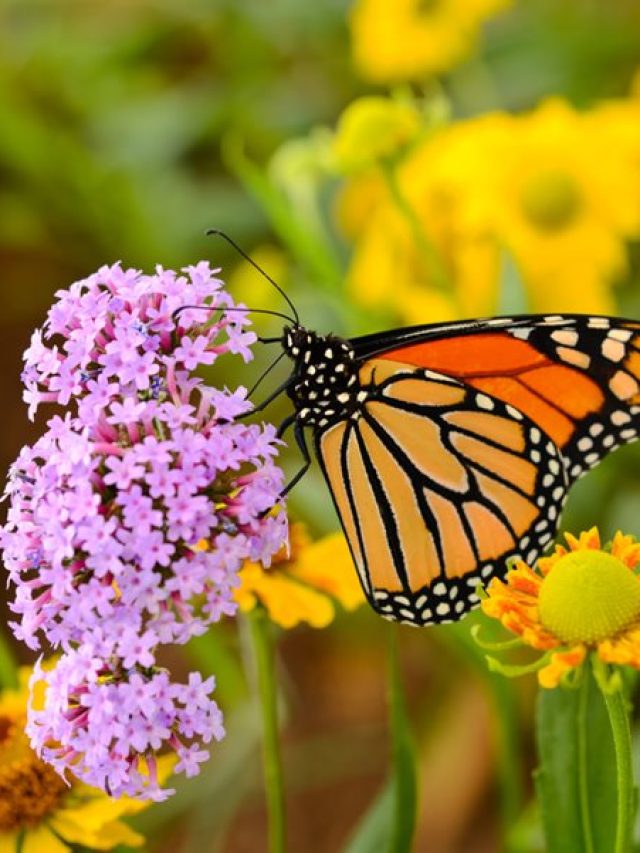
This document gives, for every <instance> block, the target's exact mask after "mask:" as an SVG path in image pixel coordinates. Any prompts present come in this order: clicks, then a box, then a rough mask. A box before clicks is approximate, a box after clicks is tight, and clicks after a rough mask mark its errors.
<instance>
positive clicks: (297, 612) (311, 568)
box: [235, 524, 364, 628]
mask: <svg viewBox="0 0 640 853" xmlns="http://www.w3.org/2000/svg"><path fill="white" fill-rule="evenodd" d="M290 539H291V547H290V554H286V553H285V552H281V553H280V554H278V555H276V557H275V558H274V559H273V561H272V564H271V566H270V567H269V568H268V569H265V568H263V567H262V566H261V565H259V564H257V563H245V565H244V567H243V568H242V570H241V571H240V581H241V585H240V586H239V587H238V589H237V590H236V591H235V599H236V601H237V602H238V605H239V607H240V610H242V611H243V612H245V613H246V612H248V611H250V610H252V609H253V608H254V607H255V606H256V605H257V604H258V603H259V604H261V605H262V606H263V607H264V608H265V609H266V610H267V612H268V614H269V616H270V618H271V620H272V621H273V622H276V623H277V624H278V625H280V626H282V627H283V628H293V627H294V626H296V625H298V624H299V623H300V622H308V623H309V625H312V626H313V627H314V628H324V627H325V626H326V625H328V624H329V623H330V622H331V621H332V620H333V618H334V616H335V603H334V602H335V601H338V602H339V603H340V604H341V605H342V606H343V607H344V608H345V609H347V610H354V609H355V608H356V607H358V606H359V605H360V604H361V603H362V602H363V601H364V596H363V593H362V590H361V588H360V584H359V583H358V580H357V577H356V573H355V569H354V568H353V562H352V560H351V556H350V554H349V549H348V547H347V544H346V542H345V539H344V536H343V535H342V534H341V533H333V534H330V535H329V536H325V537H324V538H322V539H320V540H318V541H317V542H312V541H311V540H310V539H309V536H308V534H307V532H306V530H305V528H304V526H303V525H302V524H293V525H292V526H291V532H290Z"/></svg>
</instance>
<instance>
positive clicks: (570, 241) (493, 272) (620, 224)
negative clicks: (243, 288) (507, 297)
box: [341, 100, 640, 323]
mask: <svg viewBox="0 0 640 853" xmlns="http://www.w3.org/2000/svg"><path fill="white" fill-rule="evenodd" d="M368 180H369V184H368V185H367V183H366V182H365V181H364V179H363V180H362V181H361V182H355V181H354V182H352V183H351V185H350V186H349V188H348V189H347V190H346V191H345V195H346V198H347V201H348V204H344V203H343V204H342V207H341V212H342V209H346V211H347V213H352V212H353V211H356V212H357V211H360V212H361V214H362V213H364V215H361V216H360V217H359V218H358V219H357V220H356V222H357V225H358V227H357V228H353V227H351V229H350V231H351V234H353V235H354V239H355V246H354V252H353V257H352V262H351V266H350V270H349V273H348V277H347V283H348V287H349V288H350V291H351V293H352V295H353V297H354V298H355V299H356V301H358V302H359V303H361V304H364V305H365V306H367V307H371V308H381V309H383V310H387V311H388V310H391V311H393V310H394V306H396V307H398V306H399V308H400V316H399V318H398V319H399V320H401V321H404V322H409V323H412V322H427V321H429V320H446V319H451V317H452V316H453V317H455V316H473V315H476V316H477V315H483V314H491V313H496V312H498V311H500V310H503V309H502V306H501V303H500V287H499V285H500V281H501V270H502V268H503V264H504V255H505V252H506V254H507V255H508V257H510V258H511V259H512V260H513V261H514V262H515V265H516V267H517V269H518V272H519V274H520V276H521V279H522V281H523V284H524V289H525V292H526V296H527V307H528V309H529V310H531V311H534V312H543V313H544V312H548V311H553V312H557V311H589V312H596V313H612V312H615V302H614V298H613V293H612V285H613V284H615V282H616V280H617V279H618V278H620V277H621V276H622V275H623V274H624V273H625V271H626V269H627V263H628V259H627V249H626V244H627V242H629V241H631V240H634V239H637V238H638V237H639V236H640V102H638V101H636V100H629V101H615V102H609V103H605V104H602V105H601V106H599V107H596V108H594V109H592V110H590V111H588V112H585V113H578V112H576V111H575V110H573V109H572V108H571V107H570V106H568V105H567V104H565V103H563V102H561V101H558V100H555V101H550V102H548V103H546V104H543V105H542V106H541V107H539V108H538V109H537V110H534V111H533V112H531V113H528V114H526V115H522V116H512V115H508V114H506V113H492V114H489V115H486V116H482V117H481V118H476V119H470V120H468V121H462V122H457V123H455V124H453V125H452V126H450V127H448V128H446V129H444V130H441V131H440V132H439V133H435V134H432V135H431V136H429V137H427V138H424V139H422V140H421V141H420V143H419V144H418V145H416V146H415V147H414V149H413V150H412V151H411V153H410V155H409V156H407V157H406V158H405V159H404V160H403V161H402V163H401V164H400V165H399V166H398V167H397V170H396V185H397V191H396V192H392V191H391V188H390V187H389V186H387V188H386V191H384V186H383V185H382V181H381V180H379V183H378V185H377V186H378V189H377V190H376V194H375V195H374V194H373V193H372V191H371V178H369V179H368ZM381 186H382V191H381V189H380V187H381ZM358 194H360V196H361V200H360V203H358ZM367 205H368V210H365V208H366V207H367ZM345 219H346V221H347V223H349V222H352V221H353V220H354V217H353V215H351V219H350V220H349V218H347V217H345ZM425 244H427V246H428V249H429V251H428V252H425ZM429 254H431V255H432V256H435V258H436V260H437V261H438V265H439V267H440V270H441V271H442V270H444V273H445V276H444V278H445V279H446V281H445V286H443V276H442V274H437V273H438V269H437V266H438V265H434V263H433V257H431V258H430V257H429ZM418 292H420V293H422V294H423V300H419V299H416V298H415V297H416V294H417V293H418ZM427 309H428V310H429V311H430V312H431V313H429V314H426V313H424V311H425V310H427ZM396 310H397V309H396ZM420 314H422V316H420Z"/></svg>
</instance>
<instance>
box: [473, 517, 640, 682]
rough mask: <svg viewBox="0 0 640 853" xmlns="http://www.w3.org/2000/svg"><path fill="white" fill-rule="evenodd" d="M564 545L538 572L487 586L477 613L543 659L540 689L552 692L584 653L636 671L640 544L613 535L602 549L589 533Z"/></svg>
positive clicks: (516, 572)
mask: <svg viewBox="0 0 640 853" xmlns="http://www.w3.org/2000/svg"><path fill="white" fill-rule="evenodd" d="M565 539H566V541H567V545H568V548H567V547H565V546H563V545H556V547H555V552H554V553H553V554H552V555H551V556H550V557H544V558H541V559H539V560H538V563H537V569H533V568H530V567H529V566H527V565H526V564H525V563H524V562H522V561H518V562H517V563H516V564H515V568H512V569H511V570H510V571H509V573H508V575H507V578H506V581H501V580H499V579H498V578H494V579H493V580H492V581H491V583H490V584H489V587H488V589H487V596H488V597H487V598H486V599H485V600H484V601H483V602H482V609H483V611H484V612H485V613H486V614H487V615H488V616H492V617H493V618H494V619H499V620H500V621H501V622H502V624H503V625H504V627H505V628H507V629H508V630H509V631H512V632H513V633H514V634H517V635H518V636H519V637H520V638H521V640H522V642H523V643H524V644H526V645H529V646H531V647H533V648H534V649H540V650H544V651H545V652H546V653H547V654H546V655H545V656H544V657H543V658H541V659H540V663H541V668H540V669H539V670H538V681H539V683H540V685H541V686H542V687H549V688H551V687H557V686H558V684H560V682H561V680H562V678H563V677H564V676H565V675H566V674H567V673H569V672H570V671H571V670H573V669H575V668H576V667H578V666H580V664H581V663H582V661H583V660H584V659H585V658H586V656H587V654H589V653H594V654H595V655H597V657H598V658H599V659H600V661H603V662H604V663H613V664H621V665H628V666H633V667H635V668H636V669H640V579H639V578H638V577H637V575H636V574H635V572H634V569H635V567H636V566H637V565H638V563H640V543H638V542H636V540H635V539H634V538H633V537H632V536H626V535H623V534H622V533H620V532H617V533H616V535H615V536H614V537H613V541H612V543H611V546H610V547H606V548H603V547H602V545H601V542H600V534H599V533H598V530H597V529H596V528H595V527H594V528H592V529H591V530H589V531H587V532H585V533H581V534H580V536H578V537H577V538H576V537H575V536H572V535H571V534H570V533H567V534H565ZM542 664H544V665H542Z"/></svg>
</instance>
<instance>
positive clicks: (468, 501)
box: [316, 359, 566, 624]
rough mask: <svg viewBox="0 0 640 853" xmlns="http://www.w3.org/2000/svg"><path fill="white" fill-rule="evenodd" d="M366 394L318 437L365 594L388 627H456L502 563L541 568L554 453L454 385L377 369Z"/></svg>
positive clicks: (513, 415)
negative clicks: (511, 560)
mask: <svg viewBox="0 0 640 853" xmlns="http://www.w3.org/2000/svg"><path fill="white" fill-rule="evenodd" d="M360 382H361V385H362V387H363V388H365V389H367V393H368V398H367V401H366V403H365V404H364V405H363V407H362V409H361V410H360V412H359V413H358V415H357V417H354V418H351V419H349V420H343V421H340V422H338V423H337V424H334V425H333V426H331V427H330V428H328V429H326V430H324V431H321V432H319V433H318V434H317V435H316V450H317V454H318V457H319V458H320V461H321V464H322V466H323V469H324V473H325V476H326V478H327V481H328V483H329V486H330V488H331V492H332V494H333V498H334V502H335V505H336V509H337V511H338V514H339V516H340V518H341V521H342V525H343V528H344V531H345V534H346V537H347V540H348V542H349V545H350V547H351V551H352V555H353V558H354V562H355V564H356V567H357V570H358V574H359V576H360V580H361V582H362V586H363V589H364V591H365V593H366V595H367V597H368V599H369V601H370V602H371V604H372V605H373V606H374V607H375V608H376V609H377V610H378V611H379V612H380V613H381V614H382V615H384V616H388V617H389V618H394V619H400V620H402V621H407V622H410V623H412V624H428V623H431V622H444V621H449V620H451V619H452V618H456V617H459V616H460V615H461V614H462V613H463V612H465V611H466V610H468V609H470V608H471V607H473V606H475V605H476V604H477V602H478V597H477V594H476V587H477V584H478V582H479V581H480V580H481V579H487V578H489V577H491V576H492V575H493V574H496V573H502V572H503V568H504V561H505V559H507V558H508V557H510V556H513V555H515V554H517V553H522V552H523V553H525V554H527V555H528V557H529V558H530V559H534V558H535V557H536V556H537V554H538V552H539V548H540V547H541V546H542V545H543V544H545V543H547V542H549V540H550V539H551V538H552V536H553V534H554V531H555V526H556V523H557V519H558V516H559V512H560V508H561V506H562V502H563V501H564V498H565V495H566V485H565V472H564V468H563V466H562V463H561V460H560V455H559V451H558V449H557V447H556V446H555V444H554V443H553V442H552V441H551V440H550V439H549V438H547V437H545V436H544V435H543V433H542V431H541V430H540V429H539V428H538V427H537V426H536V425H535V424H534V423H533V422H532V421H531V420H530V419H529V418H528V417H527V416H526V415H523V414H521V413H520V412H519V411H517V410H516V409H514V408H513V407H511V406H509V405H507V404H505V403H503V402H502V401H500V400H498V399H494V398H492V397H490V396H489V395H487V394H485V393H483V392H479V391H476V390H475V389H474V388H472V387H470V386H468V385H466V384H464V383H462V382H459V381H457V380H455V379H452V378H451V377H447V376H444V375H442V374H438V373H435V372H432V371H424V370H421V369H415V368H413V367H411V368H410V367H407V365H404V364H402V363H398V362H394V361H391V360H388V359H385V360H382V359H371V360H370V361H368V362H367V363H366V364H365V365H364V366H363V368H362V369H361V371H360ZM533 453H536V454H538V455H539V457H540V458H539V462H538V463H537V464H535V463H533V462H532V461H531V456H532V454H533Z"/></svg>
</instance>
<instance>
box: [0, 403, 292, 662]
mask: <svg viewBox="0 0 640 853" xmlns="http://www.w3.org/2000/svg"><path fill="white" fill-rule="evenodd" d="M199 394H200V396H201V397H202V399H203V400H205V399H206V401H207V402H206V404H205V403H203V402H202V401H201V404H200V405H199V406H198V407H195V406H192V405H190V404H189V403H188V402H187V401H186V400H187V395H185V398H184V401H183V402H181V403H180V402H178V403H176V402H174V401H173V400H172V401H171V402H164V403H159V402H156V401H147V402H146V403H144V404H143V407H144V408H143V411H142V412H140V413H139V415H138V417H139V420H138V421H135V422H133V421H129V420H128V416H127V420H128V422H127V424H126V425H125V424H123V423H122V420H120V419H117V418H115V417H113V418H110V417H109V416H108V412H109V410H108V412H107V418H106V419H103V421H102V423H101V424H100V425H98V426H96V427H94V428H93V429H92V428H90V427H88V426H85V425H83V423H82V422H81V421H80V420H79V419H78V418H72V417H71V416H70V415H67V417H66V418H65V419H62V418H60V417H55V418H53V419H52V420H51V421H50V422H49V428H48V430H47V432H46V433H45V434H44V435H43V436H42V437H41V438H40V439H39V441H37V442H36V444H35V445H34V446H33V447H25V448H23V449H22V451H21V453H20V455H19V457H18V459H17V460H16V462H15V463H14V464H13V466H12V468H11V472H10V477H9V483H8V486H7V491H8V493H9V495H10V498H11V502H10V508H9V512H8V520H7V523H6V525H5V528H4V530H3V531H2V545H3V547H4V561H5V565H6V567H7V569H8V570H9V577H10V579H11V582H12V583H13V585H14V586H15V589H16V595H15V601H14V602H13V603H12V604H11V608H12V610H13V611H14V612H15V613H17V614H19V616H20V621H19V622H18V623H14V624H13V626H12V627H13V629H14V632H15V634H16V636H17V637H19V639H21V640H23V641H24V642H26V643H27V644H28V645H29V646H30V647H31V648H39V647H40V636H41V635H43V636H44V637H45V638H46V639H47V640H48V641H49V642H50V643H51V644H52V645H53V646H54V647H56V646H59V645H60V646H62V647H63V648H64V649H65V650H67V649H69V648H72V647H77V646H79V645H84V644H90V645H91V646H92V648H93V649H94V652H95V653H97V654H102V655H105V656H110V655H112V654H115V655H117V656H119V657H123V658H124V657H127V656H130V655H131V652H130V651H129V652H127V648H126V645H127V644H128V643H129V637H130V636H131V635H132V634H136V635H137V636H139V637H143V636H144V638H145V640H144V643H145V645H146V647H147V652H146V653H145V652H143V651H140V652H139V654H140V655H141V657H139V658H136V659H135V660H133V661H132V663H131V664H129V663H127V665H133V663H137V664H140V665H142V666H148V665H150V663H152V661H150V657H151V656H152V651H151V650H152V649H153V647H155V646H156V645H157V644H158V643H169V642H177V643H183V642H185V641H186V640H188V639H189V637H191V636H193V635H195V634H201V633H203V632H204V630H205V629H206V626H207V625H209V624H211V623H212V622H216V621H218V620H219V619H220V617H221V616H222V615H223V614H227V615H232V614H233V613H235V609H236V605H235V603H234V602H233V600H232V592H233V588H234V587H235V586H236V585H237V584H238V577H237V572H238V570H239V569H240V567H241V565H242V563H243V561H244V560H246V559H249V560H261V561H262V562H264V563H267V564H268V562H269V560H270V558H271V556H272V554H274V553H275V552H276V551H277V550H278V548H280V547H281V546H282V543H283V542H284V541H285V540H286V535H287V528H286V517H285V514H284V513H279V514H277V515H276V516H266V517H263V513H264V512H265V511H266V510H269V509H270V508H271V507H273V506H274V504H276V503H277V502H278V496H279V493H280V490H281V489H282V485H283V479H282V472H281V471H280V469H279V468H277V467H276V465H275V464H274V462H273V457H274V455H275V453H276V441H275V430H274V428H273V427H272V426H270V425H264V426H258V425H255V424H246V423H243V422H242V421H240V422H237V423H226V422H225V423H219V422H218V421H217V420H216V409H217V406H218V404H219V403H221V404H222V405H223V407H226V409H227V410H228V408H229V406H230V399H229V397H225V396H224V395H221V394H220V393H219V392H218V393H217V394H215V393H213V392H211V393H208V392H206V391H205V390H204V389H203V388H200V389H199ZM239 404H240V401H239V400H238V399H237V398H236V399H235V405H239ZM111 411H113V406H112V407H111ZM109 421H111V422H110V423H109Z"/></svg>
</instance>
